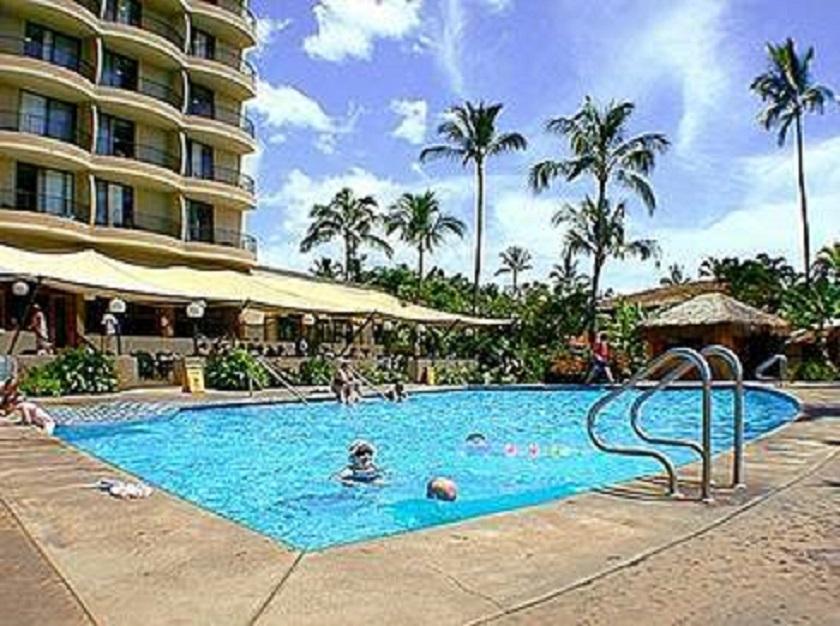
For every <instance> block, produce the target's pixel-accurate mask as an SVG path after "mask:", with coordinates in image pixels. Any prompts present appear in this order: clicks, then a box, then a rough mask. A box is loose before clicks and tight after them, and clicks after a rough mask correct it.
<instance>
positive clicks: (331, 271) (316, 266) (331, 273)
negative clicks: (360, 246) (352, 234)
mask: <svg viewBox="0 0 840 626" xmlns="http://www.w3.org/2000/svg"><path fill="white" fill-rule="evenodd" d="M309 271H310V272H312V273H313V274H314V275H315V276H318V277H319V278H338V277H339V276H341V274H342V272H343V271H344V270H343V269H342V267H341V263H336V262H335V261H333V260H332V259H331V258H329V257H326V256H323V257H321V258H320V259H316V260H315V262H314V263H313V264H312V269H310V270H309Z"/></svg>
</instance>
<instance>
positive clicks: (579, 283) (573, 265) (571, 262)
mask: <svg viewBox="0 0 840 626" xmlns="http://www.w3.org/2000/svg"><path fill="white" fill-rule="evenodd" d="M548 277H549V278H550V279H551V280H553V281H554V282H555V283H556V285H557V287H559V288H561V289H564V288H568V289H572V290H576V289H579V288H582V287H583V286H585V285H586V283H587V282H589V277H587V276H585V275H583V274H581V273H580V271H579V270H578V262H577V261H576V260H575V255H574V253H573V252H572V251H571V250H569V249H565V248H564V249H563V262H562V263H555V264H554V267H553V268H552V269H551V272H549V274H548Z"/></svg>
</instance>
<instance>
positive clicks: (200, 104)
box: [190, 83, 216, 118]
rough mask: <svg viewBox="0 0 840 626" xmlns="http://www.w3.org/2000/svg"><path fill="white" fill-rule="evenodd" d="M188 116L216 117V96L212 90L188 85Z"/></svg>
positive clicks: (191, 84)
mask: <svg viewBox="0 0 840 626" xmlns="http://www.w3.org/2000/svg"><path fill="white" fill-rule="evenodd" d="M190 114H191V115H199V116H201V117H209V118H214V117H216V96H215V94H214V93H213V91H212V90H210V89H207V87H202V86H201V85H196V84H195V83H190Z"/></svg>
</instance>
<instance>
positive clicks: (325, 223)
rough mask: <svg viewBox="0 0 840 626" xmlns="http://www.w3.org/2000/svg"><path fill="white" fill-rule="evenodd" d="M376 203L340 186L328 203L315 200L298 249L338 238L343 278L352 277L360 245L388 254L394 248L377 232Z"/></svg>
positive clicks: (357, 265) (356, 272)
mask: <svg viewBox="0 0 840 626" xmlns="http://www.w3.org/2000/svg"><path fill="white" fill-rule="evenodd" d="M378 207H379V205H378V204H377V202H376V200H375V199H374V198H373V197H372V196H364V197H361V198H357V197H356V196H355V194H354V193H353V191H352V190H351V189H348V188H344V189H342V190H341V191H339V192H338V193H337V194H335V196H334V197H333V199H332V200H330V202H329V204H316V205H315V206H313V207H312V210H311V211H310V212H309V217H310V218H311V219H312V223H311V224H310V225H309V230H308V231H307V232H306V236H305V237H304V239H303V241H302V242H301V244H300V251H301V252H309V251H310V250H312V248H314V247H315V246H319V245H322V244H325V243H329V242H331V241H333V240H336V239H339V240H341V241H342V242H343V244H344V279H345V280H346V281H348V282H349V281H350V280H353V278H355V277H358V275H359V273H360V272H361V267H360V265H361V260H362V257H361V256H360V255H359V251H360V249H361V248H362V247H363V246H367V247H369V248H374V249H376V250H379V251H381V252H384V253H385V254H386V255H388V257H390V256H391V255H392V254H393V253H394V251H393V249H392V248H391V246H390V245H389V244H388V242H387V241H385V239H383V238H382V237H380V236H379V235H378V234H377V232H376V231H377V229H378V227H379V226H380V225H381V224H382V222H383V218H382V215H381V214H380V213H379V211H378V210H377V209H378Z"/></svg>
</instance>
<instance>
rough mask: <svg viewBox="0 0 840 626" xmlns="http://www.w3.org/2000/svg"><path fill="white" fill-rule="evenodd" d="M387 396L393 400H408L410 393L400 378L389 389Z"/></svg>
mask: <svg viewBox="0 0 840 626" xmlns="http://www.w3.org/2000/svg"><path fill="white" fill-rule="evenodd" d="M385 397H386V398H388V400H390V401H391V402H405V401H406V400H408V393H407V392H406V390H405V384H404V383H403V382H402V381H401V380H398V381H397V382H395V383H394V386H393V387H391V389H389V390H388V392H387V393H386V394H385Z"/></svg>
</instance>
